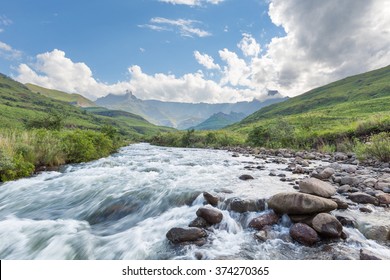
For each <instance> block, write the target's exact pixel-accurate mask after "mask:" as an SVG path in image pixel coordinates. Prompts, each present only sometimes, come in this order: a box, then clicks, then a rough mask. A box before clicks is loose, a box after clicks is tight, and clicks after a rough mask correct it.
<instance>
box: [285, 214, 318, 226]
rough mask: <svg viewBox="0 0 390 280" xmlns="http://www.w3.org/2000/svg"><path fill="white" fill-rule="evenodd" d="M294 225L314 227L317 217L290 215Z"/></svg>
mask: <svg viewBox="0 0 390 280" xmlns="http://www.w3.org/2000/svg"><path fill="white" fill-rule="evenodd" d="M288 216H289V217H290V219H291V221H293V222H294V223H303V224H306V225H308V226H312V223H313V219H314V217H315V216H316V215H288Z"/></svg>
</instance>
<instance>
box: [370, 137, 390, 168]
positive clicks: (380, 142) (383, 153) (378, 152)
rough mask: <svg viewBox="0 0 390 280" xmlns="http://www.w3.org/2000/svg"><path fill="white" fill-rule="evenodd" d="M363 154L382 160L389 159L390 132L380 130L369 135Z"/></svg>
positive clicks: (387, 160) (386, 160)
mask: <svg viewBox="0 0 390 280" xmlns="http://www.w3.org/2000/svg"><path fill="white" fill-rule="evenodd" d="M365 154H366V155H367V156H370V157H373V158H376V159H377V160H380V161H383V162H389V161H390V132H381V133H379V134H376V135H374V136H371V137H370V142H369V143H367V144H366V148H365Z"/></svg>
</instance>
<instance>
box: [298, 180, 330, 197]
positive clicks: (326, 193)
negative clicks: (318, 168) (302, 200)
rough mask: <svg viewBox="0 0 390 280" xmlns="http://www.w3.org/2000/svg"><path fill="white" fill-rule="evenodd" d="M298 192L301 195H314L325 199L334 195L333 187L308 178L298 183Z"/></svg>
mask: <svg viewBox="0 0 390 280" xmlns="http://www.w3.org/2000/svg"><path fill="white" fill-rule="evenodd" d="M299 190H300V191H301V192H303V193H308V194H314V195H317V196H321V197H327V198H328V197H331V196H332V195H334V194H335V193H336V188H335V187H333V186H332V185H331V184H329V183H326V182H324V181H321V180H318V179H316V178H308V179H304V180H302V181H300V182H299Z"/></svg>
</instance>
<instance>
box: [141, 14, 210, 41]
mask: <svg viewBox="0 0 390 280" xmlns="http://www.w3.org/2000/svg"><path fill="white" fill-rule="evenodd" d="M200 23H201V22H200V21H197V20H190V19H176V20H174V19H168V18H163V17H155V18H152V19H151V20H150V24H142V25H138V27H141V28H149V29H152V30H155V31H174V30H178V32H179V33H180V35H181V36H184V37H207V36H211V35H212V34H211V33H210V32H208V31H206V30H202V29H200V28H196V27H195V25H196V24H200Z"/></svg>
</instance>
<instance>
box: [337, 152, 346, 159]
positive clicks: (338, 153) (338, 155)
mask: <svg viewBox="0 0 390 280" xmlns="http://www.w3.org/2000/svg"><path fill="white" fill-rule="evenodd" d="M334 159H335V160H336V161H344V160H347V159H348V156H347V155H346V154H345V153H341V152H337V153H335V154H334Z"/></svg>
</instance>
